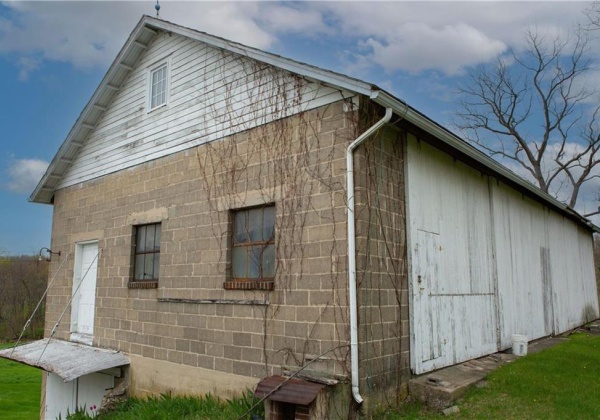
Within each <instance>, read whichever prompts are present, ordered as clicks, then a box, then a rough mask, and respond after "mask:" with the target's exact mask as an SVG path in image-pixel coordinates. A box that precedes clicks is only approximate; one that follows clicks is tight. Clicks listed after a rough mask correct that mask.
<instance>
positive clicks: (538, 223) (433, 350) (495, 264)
mask: <svg viewBox="0 0 600 420" xmlns="http://www.w3.org/2000/svg"><path fill="white" fill-rule="evenodd" d="M407 201H408V210H407V214H408V218H409V225H408V235H409V248H410V250H409V254H410V255H409V262H410V267H411V269H410V280H409V290H410V294H411V306H412V309H411V340H412V348H411V363H412V368H413V370H414V371H415V373H423V372H427V371H431V370H433V369H437V368H440V367H443V366H448V365H451V364H454V363H458V362H461V361H465V360H469V359H472V358H475V357H479V356H482V355H485V354H489V353H493V352H495V351H497V350H499V349H504V348H508V347H510V346H511V335H512V334H525V335H527V336H528V338H529V339H530V340H532V339H535V338H539V337H543V336H545V335H549V334H552V333H560V332H563V331H566V330H568V329H571V328H574V327H576V326H579V325H581V324H583V323H585V322H586V320H588V319H591V318H592V317H593V316H594V315H596V316H597V314H598V301H597V298H596V296H597V294H596V283H595V277H594V272H593V255H592V246H591V245H592V244H591V241H592V235H591V233H590V232H589V231H586V230H585V229H583V228H581V227H578V225H577V224H576V223H574V222H573V221H571V220H569V219H566V218H564V217H562V216H560V215H558V214H557V213H555V212H553V211H550V210H548V209H547V208H545V207H544V206H542V205H541V204H539V203H538V202H536V201H533V200H531V199H528V198H526V197H524V196H522V195H521V194H520V193H519V192H517V191H515V190H514V189H512V188H510V187H508V186H506V185H504V184H502V183H499V182H497V181H496V180H495V179H493V178H489V177H488V176H486V175H482V174H481V173H480V172H478V171H476V170H474V169H473V168H471V167H468V166H467V165H465V164H463V163H461V162H459V161H456V160H454V159H453V158H452V157H450V156H449V155H446V154H444V153H443V152H441V151H439V150H437V149H435V148H433V147H432V146H430V145H428V144H426V143H423V142H418V141H417V139H416V138H414V137H411V136H409V140H408V147H407Z"/></svg>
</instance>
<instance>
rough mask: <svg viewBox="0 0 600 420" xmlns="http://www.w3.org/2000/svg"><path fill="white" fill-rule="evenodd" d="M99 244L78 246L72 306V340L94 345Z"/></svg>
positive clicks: (92, 243) (91, 243)
mask: <svg viewBox="0 0 600 420" xmlns="http://www.w3.org/2000/svg"><path fill="white" fill-rule="evenodd" d="M97 271H98V242H89V243H83V244H77V245H76V251H75V270H74V276H73V291H72V293H73V302H72V304H71V340H73V341H78V342H81V343H85V344H92V341H93V336H94V315H95V309H96V277H97Z"/></svg>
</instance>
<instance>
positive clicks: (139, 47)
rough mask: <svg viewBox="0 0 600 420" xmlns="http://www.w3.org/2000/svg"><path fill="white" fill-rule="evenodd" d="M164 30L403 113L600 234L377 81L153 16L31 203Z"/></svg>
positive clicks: (48, 190) (55, 180) (42, 198)
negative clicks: (324, 67)
mask: <svg viewBox="0 0 600 420" xmlns="http://www.w3.org/2000/svg"><path fill="white" fill-rule="evenodd" d="M160 31H164V32H169V33H175V34H178V35H181V36H185V37H188V38H190V39H194V40H197V41H200V42H203V43H205V44H207V45H210V46H212V47H215V48H219V49H222V50H227V51H230V52H233V53H237V54H240V55H242V56H245V57H248V58H251V59H254V60H257V61H259V62H262V63H265V64H270V65H273V66H275V67H278V68H280V69H283V70H287V71H289V72H292V73H295V74H298V75H300V76H303V77H306V78H307V79H311V80H314V81H317V82H320V83H322V84H324V85H328V86H332V87H335V88H338V89H344V90H347V91H351V92H354V93H356V94H360V95H365V96H367V97H369V98H370V99H371V100H373V101H374V102H375V103H377V104H379V105H381V106H384V107H386V108H391V109H392V110H393V111H394V113H395V114H396V115H397V116H398V117H400V118H402V119H404V120H406V121H408V122H410V123H411V124H413V125H415V126H416V127H418V128H420V129H422V130H424V131H426V132H427V133H430V134H431V135H432V136H434V137H436V138H437V139H439V140H440V141H441V142H443V143H444V144H445V145H446V146H447V147H448V148H449V149H450V150H452V151H454V152H455V153H457V154H459V155H460V156H463V157H466V158H467V160H470V161H473V162H477V163H478V166H480V167H483V168H485V169H486V172H489V173H490V174H491V175H493V176H496V177H498V178H499V179H501V180H502V181H505V182H507V183H508V184H509V185H511V186H513V187H514V188H516V189H518V190H520V191H521V192H523V193H525V194H527V195H528V196H530V197H532V198H534V199H535V200H537V201H539V202H541V203H542V204H544V205H546V206H548V207H550V208H553V209H554V210H556V211H558V212H559V213H561V214H563V215H565V216H567V217H569V218H571V219H573V220H575V221H577V222H578V223H580V224H582V225H584V226H586V227H587V228H588V229H591V230H594V231H596V232H600V228H598V227H596V226H595V225H593V224H592V223H591V222H590V221H589V220H587V219H586V218H584V217H583V216H581V215H579V214H578V213H577V212H575V211H574V210H573V209H571V208H570V207H568V206H566V205H565V204H563V203H561V202H560V201H558V200H556V199H555V198H553V197H552V196H550V195H549V194H547V193H545V192H543V191H542V190H540V189H539V188H537V187H536V186H534V185H533V184H531V183H529V182H528V181H525V180H524V179H523V178H521V177H520V176H518V175H516V174H515V173H513V172H512V171H510V170H509V169H507V168H506V167H504V166H503V165H501V164H500V163H498V162H496V161H495V160H494V159H492V158H490V157H489V156H487V155H485V154H484V153H482V152H481V151H480V150H478V149H476V148H475V147H473V146H472V145H470V144H468V143H467V142H465V141H464V140H463V139H461V138H460V137H458V136H456V135H455V134H454V133H452V132H451V131H449V130H448V129H446V128H444V127H443V126H441V125H440V124H438V123H436V122H435V121H433V120H431V119H430V118H428V117H427V116H425V115H424V114H422V113H420V112H419V111H417V110H416V109H414V108H412V107H411V106H409V105H408V104H406V103H405V102H404V101H402V100H400V99H398V98H396V97H395V96H393V95H392V94H390V93H388V92H386V91H385V90H383V89H381V88H379V87H377V86H376V85H374V84H371V83H367V82H364V81H362V80H359V79H355V78H353V77H349V76H345V75H343V74H340V73H336V72H333V71H330V70H324V69H322V68H319V67H316V66H313V65H309V64H306V63H301V62H298V61H295V60H292V59H289V58H285V57H282V56H279V55H276V54H272V53H269V52H265V51H262V50H259V49H256V48H252V47H248V46H246V45H243V44H240V43H237V42H233V41H229V40H226V39H223V38H220V37H216V36H214V35H209V34H207V33H204V32H200V31H197V30H194V29H190V28H186V27H184V26H180V25H177V24H174V23H171V22H167V21H164V20H161V19H157V18H153V17H151V16H147V15H145V16H143V17H142V18H141V20H140V21H139V22H138V24H137V25H136V27H135V28H134V29H133V31H132V32H131V34H130V35H129V38H128V39H127V41H126V42H125V45H124V46H123V48H122V49H121V51H120V52H119V54H118V55H117V57H116V58H115V60H114V61H113V63H112V65H111V66H110V68H109V69H108V71H107V73H106V75H105V76H104V78H103V79H102V81H101V82H100V85H99V86H98V88H97V89H96V91H95V92H94V94H93V95H92V97H91V99H90V100H89V102H88V103H87V105H86V106H85V107H84V109H83V111H82V112H81V114H80V115H79V117H78V118H77V120H76V121H75V124H74V125H73V127H72V128H71V131H70V132H69V134H68V135H67V138H66V139H65V140H64V142H63V144H62V145H61V146H60V148H59V150H58V152H57V153H56V155H55V157H54V159H52V162H51V163H50V165H49V166H48V169H47V170H46V173H45V174H44V176H43V177H42V179H41V180H40V182H39V183H38V185H37V187H36V188H35V190H34V191H33V193H32V194H31V196H30V198H29V199H30V201H33V202H37V203H45V204H51V203H52V200H53V197H54V191H55V189H56V188H57V187H58V185H59V184H60V181H61V179H62V177H63V176H64V175H65V173H66V171H67V169H68V168H69V166H70V164H71V163H72V162H73V160H74V159H75V158H76V157H77V154H78V152H79V150H80V149H81V147H82V146H83V142H84V140H85V138H86V136H87V135H88V134H89V133H90V132H91V131H92V130H93V129H94V128H95V125H96V124H97V123H98V121H99V120H100V118H101V116H102V113H103V112H104V111H105V110H106V109H107V107H108V106H109V105H110V102H111V100H112V98H113V96H114V95H115V94H116V92H117V91H118V90H119V89H120V87H121V85H122V84H123V83H124V82H125V79H126V78H127V76H128V74H129V72H130V71H132V70H133V68H134V66H135V65H136V63H137V61H138V59H139V58H140V57H141V55H142V54H143V53H144V51H145V50H146V49H147V48H148V45H149V44H150V42H151V41H152V39H153V38H154V37H156V36H157V35H158V33H159V32H160Z"/></svg>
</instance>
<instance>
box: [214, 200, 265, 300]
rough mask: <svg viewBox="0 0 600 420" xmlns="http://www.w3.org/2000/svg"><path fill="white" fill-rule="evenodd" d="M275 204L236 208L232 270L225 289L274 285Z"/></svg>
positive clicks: (257, 287) (233, 222) (232, 245)
mask: <svg viewBox="0 0 600 420" xmlns="http://www.w3.org/2000/svg"><path fill="white" fill-rule="evenodd" d="M274 277H275V206H274V205H269V206H262V207H254V208H247V209H241V210H236V211H233V212H232V236H231V271H230V278H229V280H228V281H226V282H225V284H224V287H225V289H261V290H271V289H273V279H274Z"/></svg>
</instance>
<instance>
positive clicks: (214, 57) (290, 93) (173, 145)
mask: <svg viewBox="0 0 600 420" xmlns="http://www.w3.org/2000/svg"><path fill="white" fill-rule="evenodd" d="M165 60H168V61H169V71H170V77H169V79H170V83H171V84H170V89H169V99H168V106H164V107H160V108H158V109H154V110H152V111H151V112H147V106H146V105H147V104H146V103H147V94H148V74H149V73H148V70H149V69H151V68H153V66H154V65H156V64H157V63H161V62H164V61H165ZM350 96H352V94H350V93H349V92H343V91H340V90H338V89H334V88H330V87H326V86H324V85H321V84H318V83H316V82H309V81H307V80H300V79H298V78H295V77H292V76H291V75H290V74H289V73H287V72H285V71H283V70H280V69H276V68H273V67H268V66H265V65H264V64H260V63H257V62H255V61H252V60H250V59H248V58H245V57H242V56H239V55H237V54H233V53H230V52H224V51H221V50H219V49H217V48H214V47H210V46H208V45H205V44H203V43H200V42H198V41H195V40H191V39H189V38H186V37H183V36H180V35H175V34H161V35H160V36H158V37H157V38H156V39H155V40H154V42H153V43H152V44H151V45H150V47H149V48H148V50H147V51H146V52H145V53H144V54H143V55H142V57H141V59H140V61H139V63H138V64H137V65H136V66H135V69H134V70H133V71H132V72H131V74H130V75H129V77H128V79H127V80H126V82H125V83H124V85H123V86H122V87H121V89H120V90H119V92H118V94H117V95H116V96H115V98H114V99H113V101H112V103H111V105H110V106H109V107H108V109H107V110H106V112H105V113H104V114H103V116H102V118H101V119H100V120H99V122H98V124H97V125H96V127H95V129H94V130H93V131H92V132H91V133H90V134H89V136H88V137H87V139H86V141H85V143H84V145H83V147H82V148H81V151H80V153H79V155H78V156H77V159H76V160H75V161H74V162H73V164H72V165H71V166H70V168H69V169H68V171H67V172H66V174H65V176H64V177H63V179H62V181H61V183H60V185H59V188H64V187H67V186H69V185H74V184H76V183H79V182H83V181H86V180H89V179H93V178H96V177H99V176H102V175H105V174H108V173H112V172H116V171H118V170H121V169H124V168H129V167H132V166H135V165H138V164H140V163H144V162H147V161H149V160H153V159H157V158H159V157H162V156H166V155H168V154H171V153H175V152H178V151H181V150H185V149H188V148H191V147H194V146H197V145H199V144H202V143H205V142H209V141H213V140H216V139H219V138H222V137H225V136H229V135H232V134H235V133H238V132H241V131H244V130H248V129H250V128H253V127H256V126H258V125H262V124H266V123H268V122H271V121H273V120H276V119H279V118H283V117H286V116H289V115H292V114H295V113H298V112H301V111H304V110H308V109H312V108H315V107H319V106H322V105H327V104H329V103H332V102H335V101H338V100H340V99H342V98H345V97H350Z"/></svg>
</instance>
